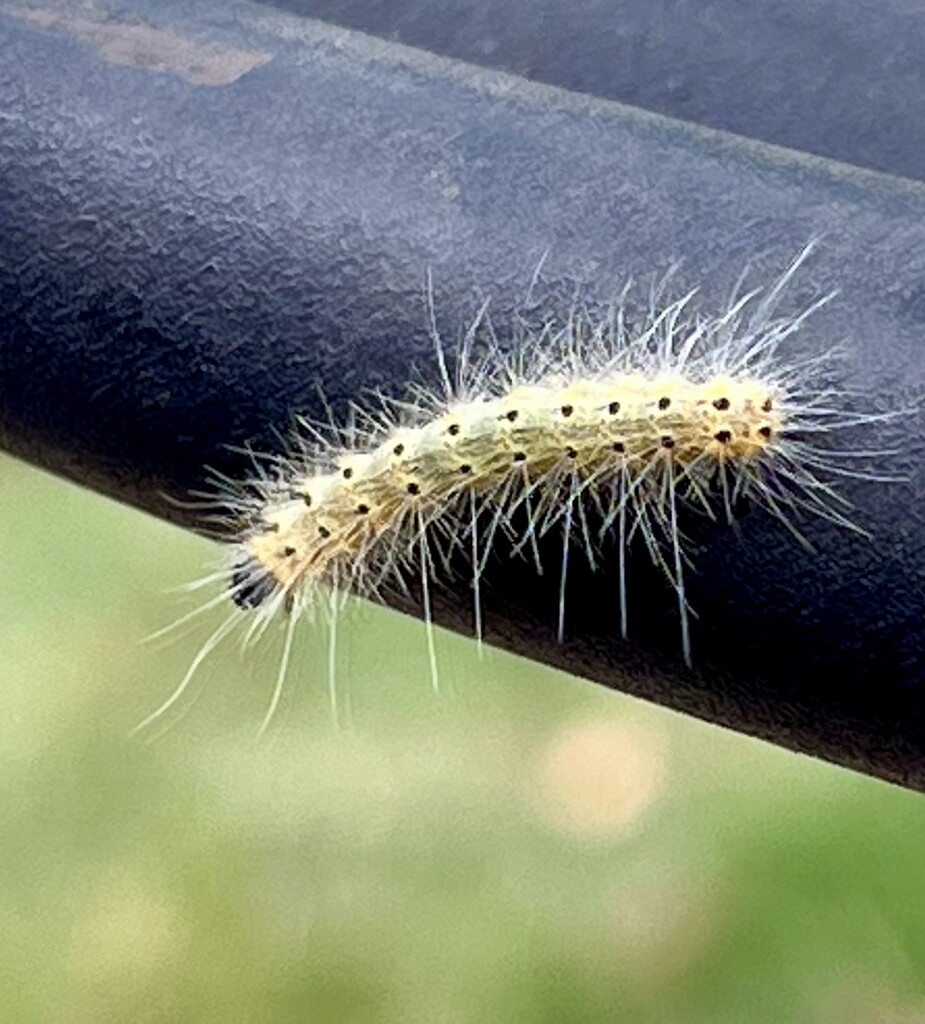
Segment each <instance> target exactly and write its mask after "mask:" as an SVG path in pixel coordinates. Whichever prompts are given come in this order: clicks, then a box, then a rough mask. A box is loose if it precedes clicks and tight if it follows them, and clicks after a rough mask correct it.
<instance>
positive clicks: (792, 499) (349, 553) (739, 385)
mask: <svg viewBox="0 0 925 1024" xmlns="http://www.w3.org/2000/svg"><path fill="white" fill-rule="evenodd" d="M812 248H813V243H810V244H809V245H807V246H806V247H805V248H804V249H803V250H802V251H801V252H800V253H799V255H798V256H797V257H796V259H795V260H793V262H792V263H791V264H790V266H789V267H788V268H787V269H786V271H785V272H784V273H783V274H782V275H781V276H780V278H779V279H778V280H777V281H775V282H774V283H773V284H772V285H771V286H770V287H769V288H767V289H761V288H756V289H753V290H749V291H744V279H745V274H743V275H742V277H740V279H739V281H738V283H737V285H736V288H735V290H734V293H733V295H732V296H731V297H730V299H729V301H728V303H727V304H726V306H725V307H724V308H723V309H721V310H720V311H719V312H717V313H715V314H712V315H710V314H708V313H706V312H704V311H703V310H702V309H700V308H699V307H698V305H697V304H695V301H694V300H695V295H696V291H691V292H689V293H687V294H685V295H682V296H680V297H678V298H675V299H673V300H671V301H663V300H662V298H661V297H662V295H663V293H664V291H665V288H666V284H667V278H663V279H662V280H661V281H659V282H657V283H656V284H655V285H654V286H653V287H652V289H651V291H650V293H649V297H648V298H649V301H648V306H647V309H646V311H645V312H644V314H643V315H642V316H641V318H639V322H633V321H632V319H631V316H630V314H629V312H628V310H629V305H628V301H627V297H628V295H629V294H630V292H629V287H627V288H625V289H624V290H623V291H622V292H621V293H620V294H619V296H618V297H617V298H616V299H615V300H614V301H613V303H612V304H611V305H610V306H609V307H608V308H607V309H606V310H605V311H604V312H594V311H592V310H589V309H586V308H584V307H582V306H581V305H579V304H576V305H575V306H574V307H573V308H572V309H571V310H569V311H568V313H567V314H565V315H564V316H561V317H560V318H557V319H551V320H546V321H544V322H542V323H541V324H539V325H531V324H529V323H528V321H527V320H526V319H523V318H520V319H518V320H517V324H516V329H515V331H514V332H513V337H511V338H508V339H507V340H506V341H502V340H500V339H499V337H498V335H497V334H496V333H495V331H494V329H493V328H492V326H491V323H490V321H489V319H488V316H487V304H486V305H485V306H483V307H482V309H481V310H480V312H479V314H478V316H477V317H476V319H475V320H474V322H473V323H472V324H471V325H470V327H469V329H468V330H467V331H466V333H465V335H464V337H463V339H462V341H461V343H460V344H459V346H458V348H457V351H456V352H455V353H454V354H453V356H452V357H450V355H449V354H448V353H447V352H446V351H445V347H444V344H443V343H442V341H441V339H440V336H439V334H438V332H437V329H436V322H435V318H434V314H433V300H432V291H431V287H430V280H429V277H428V281H427V288H426V294H427V300H428V308H429V311H430V326H431V333H432V336H433V339H434V345H435V367H434V372H433V374H432V375H431V376H430V382H429V383H427V382H424V383H421V382H418V383H413V384H409V387H408V391H407V393H406V394H405V395H403V396H399V397H395V396H385V395H378V396H375V397H374V398H373V400H372V401H371V402H370V403H368V404H364V403H359V402H358V403H357V404H355V405H354V406H353V407H352V408H351V410H350V415H349V418H348V420H347V422H346V423H344V424H342V425H338V424H337V423H335V422H334V421H333V417H332V421H331V422H329V423H317V422H312V421H309V420H308V419H304V418H302V419H300V420H299V421H298V425H297V428H296V430H295V431H294V433H293V435H292V437H291V439H290V440H289V442H288V444H287V445H286V447H285V450H284V451H282V452H281V453H275V454H269V455H262V456H254V458H253V460H252V464H253V467H254V469H253V474H252V476H251V477H250V479H247V480H244V481H230V480H227V479H225V478H217V479H215V481H214V482H215V484H216V486H217V492H218V493H217V495H213V500H214V501H215V504H216V507H217V515H218V518H220V519H222V520H223V522H225V523H226V524H227V523H240V522H244V523H246V524H247V525H246V526H245V527H244V528H243V530H241V531H240V532H239V536H238V539H237V540H236V541H235V543H233V544H232V545H231V548H230V557H229V559H228V567H227V569H226V570H225V579H226V582H227V590H228V593H230V596H231V598H232V599H233V602H234V603H235V605H236V606H237V608H236V609H235V611H234V613H233V614H232V616H231V617H230V618H229V619H228V620H226V622H225V623H224V624H223V625H222V626H221V627H220V628H219V630H218V631H217V633H216V634H215V635H214V636H213V637H212V638H211V639H210V641H209V642H208V643H207V645H206V648H205V649H204V653H201V655H200V658H198V659H197V661H196V663H195V664H194V666H193V667H192V668H191V672H192V671H195V669H196V668H197V667H198V664H199V662H200V661H201V659H202V657H204V656H205V654H207V653H208V651H210V650H211V649H212V648H213V647H214V646H215V644H216V643H218V642H219V641H220V640H221V639H223V638H224V636H225V635H227V633H228V632H230V631H231V630H232V628H233V626H234V625H235V623H237V622H239V621H240V618H241V617H242V615H243V616H245V618H246V617H247V616H250V617H251V618H250V625H249V627H248V629H247V630H246V633H245V640H246V641H250V640H253V639H255V638H256V637H257V636H259V635H260V634H261V633H262V632H263V630H264V629H265V628H266V626H267V624H268V623H269V622H270V621H271V620H273V619H274V618H275V617H276V616H277V615H278V614H279V613H280V612H286V613H288V614H289V616H290V619H289V625H288V628H287V638H286V645H285V652H284V656H283V664H282V665H281V667H280V673H279V676H278V678H277V683H276V687H275V689H274V695H273V699H272V701H271V705H270V708H269V710H268V713H267V717H266V719H265V720H264V724H263V726H262V728H265V727H266V726H267V725H268V724H269V721H270V719H271V718H272V715H273V712H274V710H275V708H276V705H277V703H278V700H279V694H280V691H281V689H282V686H283V681H284V678H285V673H286V663H287V662H288V657H289V649H290V645H291V639H292V629H293V625H294V623H295V622H296V620H298V619H299V618H301V617H302V616H303V615H305V614H312V613H313V612H315V611H317V610H319V609H320V610H322V611H323V613H324V615H325V617H326V619H327V620H328V623H329V628H330V632H331V637H332V641H331V642H332V651H331V657H330V666H329V670H330V679H329V686H330V688H331V700H332V705H333V706H335V707H336V702H335V690H334V678H333V676H334V668H333V665H334V651H333V642H334V640H333V638H334V636H335V635H336V634H335V629H334V625H335V622H336V617H337V615H338V612H339V610H340V608H341V607H342V605H343V602H344V601H345V600H346V598H347V596H348V595H350V594H356V595H360V596H365V597H374V598H381V597H382V596H383V593H384V591H385V590H386V589H387V588H389V587H393V586H397V587H399V588H401V589H402V590H407V584H408V582H409V580H411V579H417V580H418V581H419V585H420V591H421V597H422V600H423V604H424V615H425V622H426V627H427V641H428V645H429V652H430V659H431V671H432V679H433V685H434V688H435V689H437V688H438V686H439V680H438V673H437V665H436V656H435V651H434V641H433V633H432V618H431V613H430V593H431V586H432V584H433V583H434V582H435V580H436V579H438V578H440V577H441V576H444V575H446V574H448V573H449V572H450V566H451V564H456V563H457V562H458V560H459V557H460V556H462V557H463V559H464V560H465V561H466V564H467V565H468V566H469V568H470V571H471V583H472V594H473V618H474V633H475V636H476V638H477V639H478V641H479V642H481V637H482V609H481V598H480V586H481V581H482V577H483V573H484V572H485V570H486V566H487V562H488V558H489V556H490V555H491V553H492V552H493V551H497V550H499V549H500V550H507V551H509V552H510V553H511V554H514V555H521V556H523V557H527V558H530V559H532V560H533V561H534V562H535V564H536V568H537V571H540V572H541V571H542V568H543V566H542V563H541V559H540V548H539V545H538V540H539V538H541V537H542V536H543V535H545V534H548V533H549V532H550V531H553V530H555V531H557V532H558V533H559V534H560V536H561V558H560V559H559V561H558V571H559V573H560V580H559V607H558V623H557V627H558V635H559V637H560V639H561V638H562V636H563V635H564V631H565V621H566V620H565V613H566V591H567V586H566V581H567V575H568V565H569V559H570V558H571V557H573V555H574V553H575V552H576V551H578V552H581V553H583V555H584V556H585V557H587V558H588V559H589V560H590V562H591V564H592V565H597V564H598V563H599V562H600V559H601V557H602V556H601V546H602V541H603V540H604V539H605V538H608V537H610V538H611V539H612V540H615V541H616V543H615V545H614V546H615V551H616V554H615V558H616V561H617V563H618V564H617V566H616V573H615V577H616V580H617V593H616V595H615V607H616V614H615V628H619V630H620V633H621V635H622V636H623V637H624V638H627V636H628V606H629V598H630V595H629V594H628V593H627V575H626V563H627V552H628V548H629V546H630V545H631V544H634V543H639V544H640V545H641V546H644V548H645V549H646V550H647V551H648V553H649V555H650V556H651V558H652V559H653V561H654V562H655V564H656V565H657V566H658V567H659V568H660V569H661V570H662V572H663V573H664V576H665V579H666V580H667V583H668V585H669V586H670V587H671V588H672V589H673V590H674V592H675V595H676V602H677V609H678V620H679V651H680V654H681V657H682V658H683V659H684V661H685V662H686V663H687V664H688V665H690V664H691V661H692V651H691V637H690V628H689V619H690V614H691V611H690V608H689V606H688V601H687V597H686V593H685V572H686V571H687V570H688V569H689V568H690V559H689V556H688V554H687V553H686V552H685V549H684V537H683V533H682V529H681V524H680V520H681V518H682V517H683V515H684V509H685V507H692V508H695V509H697V510H699V511H700V512H701V513H704V514H706V515H707V516H709V517H711V518H713V519H725V520H726V521H728V522H730V523H731V522H732V521H733V519H734V512H735V509H736V508H737V507H738V506H739V505H740V504H741V503H742V502H743V501H748V502H750V503H751V504H753V505H756V506H759V507H761V508H763V509H765V510H766V511H767V512H769V513H770V514H771V515H772V516H773V517H775V518H776V519H777V520H778V521H779V522H780V523H782V524H783V525H784V526H785V527H786V529H788V530H789V531H790V532H791V533H792V534H793V535H794V536H795V537H797V538H798V539H799V540H800V542H801V543H803V544H804V545H806V546H807V547H809V542H808V540H807V539H806V538H805V537H804V535H803V533H802V532H801V530H800V528H799V520H800V518H801V517H802V516H804V515H810V516H819V517H822V518H823V519H825V520H828V521H829V522H830V523H834V524H836V525H838V526H840V527H844V528H845V529H847V530H851V531H854V532H858V533H863V532H864V531H863V529H862V528H861V527H860V526H859V525H857V524H856V523H854V522H853V521H852V519H851V517H850V514H849V513H850V509H849V507H848V502H847V501H846V499H844V498H843V497H842V496H841V495H840V494H839V493H838V491H837V490H836V488H835V486H834V485H833V480H834V478H835V477H837V476H839V475H842V476H849V477H858V478H861V479H866V480H878V481H879V480H884V479H889V478H890V477H888V476H884V474H883V473H882V471H881V470H879V468H878V463H879V464H880V465H882V462H881V461H880V459H881V457H882V456H883V455H886V454H890V453H870V452H851V451H841V452H839V451H833V450H832V443H833V437H836V436H837V435H838V433H839V431H841V430H842V429H844V428H846V427H851V426H856V425H858V424H860V423H865V422H870V421H872V420H875V419H881V418H883V416H882V414H881V415H876V414H873V413H871V414H865V413H863V412H862V413H858V412H856V411H852V410H851V409H849V408H846V407H845V406H846V403H845V392H844V389H841V388H839V387H838V386H837V385H836V384H832V383H830V380H831V378H832V373H831V369H832V367H833V366H834V361H835V360H836V359H837V357H838V355H839V352H838V351H837V350H829V351H827V352H825V353H823V354H821V355H816V356H814V357H812V358H806V359H793V358H790V357H789V356H788V353H787V351H786V346H785V342H787V340H788V339H789V338H791V336H793V335H794V334H795V333H796V332H797V331H799V330H800V329H801V328H802V327H803V325H804V323H805V322H806V320H807V318H808V317H809V316H810V315H811V314H812V313H813V312H814V311H816V310H818V309H819V308H820V307H821V306H822V305H824V304H825V303H826V302H828V301H829V300H830V299H831V298H832V297H833V294H827V295H824V296H822V297H821V298H818V299H816V300H815V301H813V302H812V303H811V304H809V305H808V306H806V307H805V308H803V309H801V310H800V311H799V312H797V313H796V314H793V315H789V316H784V315H779V314H778V312H777V309H778V304H779V300H780V298H781V295H782V293H783V292H784V290H785V288H786V287H787V285H788V284H789V283H790V281H791V279H792V278H793V276H794V275H795V274H796V272H797V270H798V269H799V267H800V266H801V265H802V264H803V262H804V260H805V259H806V258H807V256H808V255H809V253H810V251H811V250H812ZM531 287H532V286H531ZM426 380H427V378H425V381H426ZM888 415H889V414H888ZM819 442H822V443H821V444H820V443H819ZM865 456H866V457H870V456H876V457H875V458H867V460H866V461H865V458H864V457H865ZM853 458H856V460H857V461H855V462H853V463H852V461H851V460H852V459H853ZM871 467H873V468H871ZM612 557H613V556H612ZM212 603H214V602H212ZM617 622H618V623H619V626H618V627H617ZM188 682H189V676H188V677H187V678H186V679H185V680H184V682H183V684H181V687H179V688H178V691H177V692H175V693H174V695H173V696H172V698H171V699H170V700H169V701H168V702H167V703H166V704H165V706H163V707H162V708H161V709H159V710H158V711H157V712H155V714H154V715H152V716H150V717H149V719H146V721H145V723H142V725H145V724H147V723H148V722H149V721H151V720H152V719H153V718H156V717H159V716H160V715H161V714H162V713H163V711H165V710H166V708H167V707H168V706H170V705H171V704H172V703H174V702H175V701H176V700H177V699H178V698H179V696H180V694H182V691H183V689H185V687H186V685H187V684H188Z"/></svg>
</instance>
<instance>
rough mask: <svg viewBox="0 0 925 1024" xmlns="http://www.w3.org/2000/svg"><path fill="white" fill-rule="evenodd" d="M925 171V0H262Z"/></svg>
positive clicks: (556, 80)
mask: <svg viewBox="0 0 925 1024" xmlns="http://www.w3.org/2000/svg"><path fill="white" fill-rule="evenodd" d="M261 2H267V3H269V4H270V5H271V6H274V7H278V8H282V9H285V10H289V11H293V12H296V13H299V14H303V15H309V16H312V17H315V18H322V19H330V20H331V21H334V22H337V23H338V24H341V25H345V26H348V27H350V28H355V29H359V30H360V31H362V32H372V33H375V34H377V35H380V36H382V37H383V38H385V39H394V40H395V41H396V42H401V43H407V44H411V45H413V46H420V47H422V48H424V49H426V50H431V51H433V52H435V53H441V54H445V55H446V56H449V57H456V58H459V59H461V60H465V61H471V62H472V63H474V64H481V65H483V66H485V67H491V68H496V69H498V70H501V71H510V72H512V73H514V74H518V75H522V76H524V77H525V78H530V79H532V80H534V81H538V82H548V83H549V84H551V85H560V86H562V87H563V88H566V89H574V90H576V91H579V92H586V93H590V94H591V95H593V96H600V97H604V98H607V99H613V100H619V101H621V102H622V103H631V104H633V105H634V106H638V107H643V108H644V109H646V110H652V111H656V112H658V113H660V114H667V115H669V116H671V117H680V118H683V119H684V120H686V121H694V122H696V123H698V124H704V125H709V126H710V127H712V128H722V129H724V130H726V131H731V132H736V133H738V134H739V135H745V136H747V137H749V138H754V139H762V140H764V141H765V142H773V143H776V144H777V145H781V146H789V147H791V148H793V149H799V150H803V151H805V152H807V153H816V154H818V155H820V156H826V157H831V158H833V159H835V160H844V161H846V162H848V163H851V164H857V165H859V166H862V167H870V168H873V169H875V170H879V171H886V172H889V173H891V174H901V175H905V176H907V177H910V178H915V179H917V180H921V179H922V177H923V175H925V122H923V120H922V117H921V97H922V96H923V95H925V5H923V4H922V3H921V2H919V0H530V2H528V3H511V2H510V0H261Z"/></svg>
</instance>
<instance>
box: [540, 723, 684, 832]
mask: <svg viewBox="0 0 925 1024" xmlns="http://www.w3.org/2000/svg"><path fill="white" fill-rule="evenodd" d="M667 745H668V744H667V737H666V736H665V734H664V733H663V732H662V731H661V730H657V729H654V728H652V727H651V726H648V725H642V724H640V723H638V722H632V721H619V722H617V721H611V722H598V721H593V722H580V723H577V724H573V725H570V726H568V727H567V728H565V729H563V730H562V731H560V732H559V733H557V734H556V735H555V736H554V737H553V739H552V741H551V742H550V743H549V745H548V746H547V748H546V750H545V751H544V752H543V754H542V756H541V761H540V764H539V768H538V771H537V774H536V776H535V778H534V782H535V788H534V791H533V793H532V794H531V797H532V801H533V803H534V805H535V807H536V810H537V812H538V814H539V816H540V817H541V818H542V819H543V820H544V821H546V823H547V824H549V825H550V826H551V827H553V828H555V829H556V830H557V831H560V832H565V833H568V834H571V835H574V836H577V837H580V838H587V839H599V838H600V839H605V838H613V837H619V836H623V835H626V834H628V833H630V832H632V831H634V830H635V829H636V828H637V827H638V826H639V825H640V823H641V822H642V820H643V818H644V817H645V815H646V813H647V812H648V811H649V810H650V809H651V807H652V806H653V804H654V803H655V802H656V801H657V800H658V799H659V798H660V797H661V796H662V794H663V793H664V790H665V784H666V781H667V776H668V763H667Z"/></svg>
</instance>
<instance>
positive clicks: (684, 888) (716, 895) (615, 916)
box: [608, 864, 730, 992]
mask: <svg viewBox="0 0 925 1024" xmlns="http://www.w3.org/2000/svg"><path fill="white" fill-rule="evenodd" d="M653 868H654V872H653V875H654V877H652V878H649V879H642V880H638V881H636V882H635V883H633V884H631V885H628V886H627V887H626V888H625V889H624V890H623V891H622V892H620V893H618V894H616V896H615V899H614V903H613V907H612V911H611V913H610V927H609V928H608V935H609V938H610V942H611V947H610V948H611V949H612V950H613V951H614V953H615V954H616V956H617V959H618V961H619V963H620V964H621V965H622V966H623V969H624V972H625V976H626V979H627V981H628V982H632V984H633V985H635V986H636V987H637V988H638V989H639V991H640V992H645V991H652V990H655V989H660V988H663V987H665V986H669V985H671V984H673V983H675V981H676V979H677V978H679V977H681V976H682V975H684V974H685V973H686V972H688V971H691V972H694V973H696V971H697V970H698V964H701V963H704V962H706V961H709V960H710V958H711V957H713V956H714V955H715V950H714V947H715V944H716V942H717V941H718V940H719V939H721V938H722V936H723V931H724V925H725V921H726V918H727V913H726V911H727V909H728V907H729V905H730V898H729V894H728V893H726V892H724V891H722V890H721V889H719V890H718V889H716V888H715V887H714V885H713V884H712V882H711V881H710V880H707V879H704V878H699V877H697V876H696V875H694V874H679V873H678V872H677V870H674V869H671V868H669V867H668V866H667V864H662V865H653Z"/></svg>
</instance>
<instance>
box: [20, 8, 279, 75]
mask: <svg viewBox="0 0 925 1024" xmlns="http://www.w3.org/2000/svg"><path fill="white" fill-rule="evenodd" d="M6 9H7V10H8V11H9V13H10V14H13V15H15V16H17V17H20V18H22V19H24V20H25V21H28V22H31V23H32V24H33V25H38V26H40V27H41V28H47V29H55V30H58V31H60V32H66V33H67V34H68V35H70V36H73V37H74V38H75V39H79V40H80V41H81V42H82V43H86V44H87V45H88V46H92V47H93V49H94V50H96V52H97V53H98V54H99V55H100V56H101V57H102V58H103V59H104V60H107V61H109V62H110V63H112V64H121V65H124V66H125V67H133V68H143V69H144V70H146V71H155V72H160V73H167V74H174V75H178V76H179V77H180V78H183V79H185V80H186V81H187V82H190V83H192V84H193V85H208V86H218V85H230V84H231V83H232V82H235V81H237V79H239V78H240V77H241V76H242V75H244V74H247V72H248V71H252V70H253V69H254V68H257V67H260V66H261V65H262V64H266V63H267V61H269V60H270V59H271V54H269V53H266V52H265V51H262V50H241V49H237V48H235V47H229V46H223V45H221V44H217V43H209V44H205V43H200V42H198V41H196V40H193V39H189V38H187V37H186V36H182V35H180V34H179V33H177V32H176V31H173V30H170V29H162V28H155V27H154V26H153V25H145V24H140V23H137V22H136V23H128V22H121V21H115V20H113V19H112V17H111V16H109V15H108V14H106V13H105V12H88V11H87V10H86V9H84V10H82V11H81V12H80V13H77V12H76V11H70V10H66V9H61V8H50V7H11V8H6Z"/></svg>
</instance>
